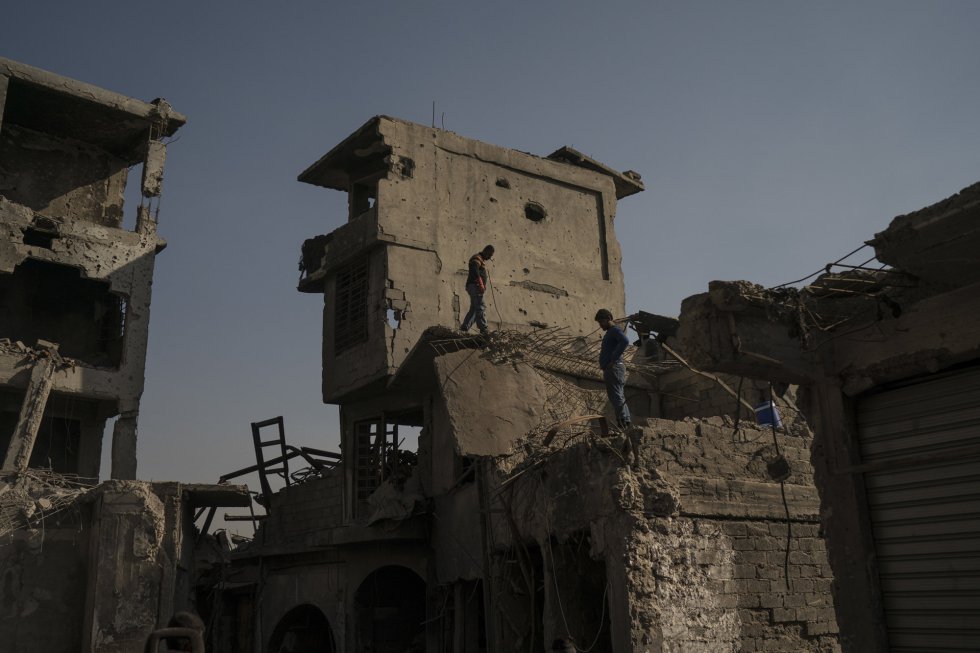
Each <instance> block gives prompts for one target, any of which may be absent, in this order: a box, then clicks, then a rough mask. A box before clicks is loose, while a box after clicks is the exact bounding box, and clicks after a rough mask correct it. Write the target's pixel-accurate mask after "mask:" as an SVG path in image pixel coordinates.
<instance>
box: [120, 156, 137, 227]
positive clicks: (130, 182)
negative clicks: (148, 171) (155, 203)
mask: <svg viewBox="0 0 980 653" xmlns="http://www.w3.org/2000/svg"><path fill="white" fill-rule="evenodd" d="M142 178H143V164H142V163H137V164H136V165H133V166H130V167H129V172H128V173H127V175H126V179H127V183H126V189H125V190H124V191H123V198H124V199H123V213H122V223H121V224H120V225H119V226H120V227H121V228H123V229H126V230H128V231H134V230H135V229H136V219H137V213H138V211H139V206H140V204H141V203H142V202H143V193H142V189H141V188H140V179H142Z"/></svg>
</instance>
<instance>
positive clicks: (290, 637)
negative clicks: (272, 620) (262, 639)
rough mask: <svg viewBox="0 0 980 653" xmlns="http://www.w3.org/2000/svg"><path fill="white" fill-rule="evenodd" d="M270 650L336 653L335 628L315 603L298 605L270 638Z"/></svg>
mask: <svg viewBox="0 0 980 653" xmlns="http://www.w3.org/2000/svg"><path fill="white" fill-rule="evenodd" d="M267 650H268V651H271V652H274V653H280V652H285V651H288V652H289V653H334V651H335V650H336V648H335V647H334V637H333V630H332V629H331V628H330V622H329V621H328V620H327V617H326V616H325V615H324V614H323V613H322V612H321V611H320V609H319V608H317V607H316V606H315V605H310V604H309V603H306V604H303V605H300V606H297V607H295V608H293V609H292V610H290V611H289V612H287V613H286V614H285V615H284V616H283V618H282V619H280V620H279V623H278V624H276V628H275V630H273V631H272V637H271V638H269V648H268V649H267Z"/></svg>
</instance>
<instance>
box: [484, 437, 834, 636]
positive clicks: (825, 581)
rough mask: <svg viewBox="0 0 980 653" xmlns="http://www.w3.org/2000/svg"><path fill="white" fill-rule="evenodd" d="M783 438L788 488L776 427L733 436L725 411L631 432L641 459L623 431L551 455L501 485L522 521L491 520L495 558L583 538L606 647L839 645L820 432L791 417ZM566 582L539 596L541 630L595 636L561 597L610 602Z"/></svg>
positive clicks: (505, 507) (548, 576)
mask: <svg viewBox="0 0 980 653" xmlns="http://www.w3.org/2000/svg"><path fill="white" fill-rule="evenodd" d="M777 439H778V442H779V447H780V451H781V453H782V454H783V455H784V456H785V457H786V458H787V459H788V460H789V464H790V468H791V476H790V477H789V478H788V479H787V480H786V481H785V482H784V483H782V484H781V483H778V482H776V481H774V480H772V478H770V477H769V475H768V472H767V462H768V461H769V460H771V459H772V458H773V457H774V456H775V447H774V446H773V443H772V433H771V431H770V430H767V429H765V428H759V427H756V426H755V425H747V426H743V427H742V428H741V429H740V431H739V432H737V433H736V432H734V431H733V428H732V426H731V425H730V424H726V422H725V420H723V419H721V418H709V419H703V420H702V419H696V420H695V419H688V420H684V421H672V420H649V421H647V423H646V425H645V426H643V428H642V430H641V431H640V432H639V433H637V434H635V436H634V443H635V445H636V447H637V452H638V455H637V457H636V458H635V459H632V460H630V459H629V456H628V455H627V454H626V453H625V452H624V450H625V447H626V440H625V438H618V439H617V438H612V439H609V440H589V439H588V438H584V439H583V440H582V441H580V442H578V443H569V444H567V445H566V446H565V447H564V448H561V449H559V450H551V451H547V450H546V451H543V452H541V455H540V456H539V457H537V458H535V457H532V458H530V459H528V460H526V461H525V462H524V463H522V464H520V465H518V467H517V468H516V471H513V472H508V474H507V475H508V476H509V475H510V474H513V475H514V476H515V481H513V482H512V484H513V485H514V487H513V488H511V489H510V490H509V491H506V492H501V493H500V494H501V496H502V497H504V498H502V499H501V503H500V509H501V510H502V511H504V512H506V511H510V512H511V515H512V516H513V518H514V521H513V525H511V524H508V523H507V520H505V519H504V518H497V519H495V520H494V522H493V523H494V529H493V533H494V535H493V539H494V541H495V542H497V546H498V547H499V551H501V552H502V553H498V554H497V556H498V557H497V558H496V559H497V560H498V561H505V560H506V559H507V556H508V554H507V553H505V552H506V551H510V550H512V549H513V547H518V548H520V547H525V548H533V549H535V550H540V551H543V552H547V551H549V550H550V549H552V548H553V547H554V546H555V545H556V543H561V542H565V541H569V540H574V539H576V538H580V537H582V535H581V534H583V533H586V534H587V537H586V539H587V540H588V542H589V550H590V551H591V555H592V556H593V557H594V558H595V559H598V560H605V574H606V578H607V582H608V585H607V592H608V609H609V612H610V613H611V633H610V636H609V639H608V640H601V641H606V644H604V646H606V648H602V646H603V645H600V646H599V648H598V649H596V650H609V651H630V652H636V653H638V652H643V653H647V652H649V653H652V652H653V651H700V650H712V651H714V650H718V651H722V650H744V651H785V652H786V653H791V652H792V653H795V652H798V651H838V650H840V649H839V645H838V641H837V622H836V617H835V613H834V599H833V574H832V572H831V569H830V565H829V563H828V561H827V551H826V547H825V542H824V540H823V538H822V537H821V533H820V527H819V497H818V495H817V492H816V488H815V487H814V484H813V470H812V468H811V466H810V464H809V446H810V443H811V441H812V435H811V434H810V433H809V431H807V430H806V429H805V427H803V426H801V425H794V426H791V427H790V428H789V429H788V430H781V432H780V433H779V434H778V435H777ZM522 470H523V471H522ZM518 473H520V477H516V475H517V474H518ZM783 496H785V497H786V503H785V505H784V503H783ZM787 513H788V514H787ZM515 528H516V529H517V530H516V531H515ZM518 534H519V535H518ZM515 536H516V537H518V538H519V539H515ZM521 541H523V544H522V543H521ZM544 559H545V561H547V559H548V557H547V555H545V558H544ZM542 572H543V575H544V579H543V581H542V582H543V584H544V586H545V587H546V588H550V587H551V586H552V585H553V584H555V580H556V577H555V576H554V573H557V572H553V571H552V570H550V569H549V565H548V564H547V562H546V563H545V564H543V566H542ZM557 578H559V579H560V578H561V575H560V574H559V575H558V576H557ZM560 584H563V585H565V586H566V588H567V590H566V592H567V593H566V595H565V596H562V590H561V589H560V588H559V589H558V590H557V592H556V593H555V594H554V595H551V596H549V593H548V592H546V593H545V594H544V596H543V597H542V600H543V602H544V606H543V610H542V617H541V618H542V623H541V627H540V628H539V630H538V632H539V633H543V635H544V637H545V639H544V640H543V641H548V637H552V636H561V635H564V634H569V633H566V632H564V629H565V628H571V629H572V630H573V632H571V633H570V634H572V635H573V636H574V637H575V638H576V639H577V640H578V641H580V642H582V641H585V642H586V643H587V642H588V641H589V640H590V638H592V637H593V636H594V635H595V633H596V629H595V628H594V627H592V629H591V632H584V631H583V632H577V631H576V629H577V628H578V627H579V626H580V624H578V623H577V622H576V620H575V619H568V618H567V617H568V615H567V614H563V610H562V605H565V606H567V605H569V604H582V603H583V602H585V603H589V604H598V603H599V602H600V601H601V598H600V596H599V595H597V593H596V592H594V591H593V592H592V593H591V595H590V596H585V597H583V596H578V595H577V594H576V593H575V592H576V590H575V587H576V586H575V585H570V584H568V582H567V581H561V583H560ZM601 584H602V582H601V581H600V586H601ZM497 589H498V591H504V588H503V587H502V586H500V585H498V586H497ZM518 607H520V606H518ZM525 607H526V606H525ZM566 624H567V625H566ZM498 627H500V628H503V626H502V625H498ZM502 632H504V631H502Z"/></svg>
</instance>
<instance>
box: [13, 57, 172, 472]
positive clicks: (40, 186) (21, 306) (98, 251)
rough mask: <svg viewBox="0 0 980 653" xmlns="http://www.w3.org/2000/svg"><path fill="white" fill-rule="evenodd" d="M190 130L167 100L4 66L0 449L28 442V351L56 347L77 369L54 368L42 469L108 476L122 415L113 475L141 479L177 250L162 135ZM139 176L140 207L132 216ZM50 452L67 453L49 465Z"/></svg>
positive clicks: (42, 430)
mask: <svg viewBox="0 0 980 653" xmlns="http://www.w3.org/2000/svg"><path fill="white" fill-rule="evenodd" d="M185 120H186V119H185V118H184V116H182V115H181V114H179V113H177V112H176V111H174V110H173V109H172V108H171V107H170V105H169V104H167V102H166V101H164V100H154V101H153V102H152V103H146V102H140V101H138V100H133V99H131V98H127V97H124V96H122V95H118V94H116V93H112V92H109V91H106V90H103V89H99V88H96V87H93V86H90V85H88V84H84V83H82V82H77V81H74V80H69V79H66V78H64V77H61V76H59V75H54V74H52V73H48V72H45V71H42V70H38V69H37V68H32V67H30V66H25V65H23V64H19V63H16V62H13V61H9V60H7V59H0V161H2V166H0V450H3V451H6V450H7V448H8V446H9V445H10V444H11V442H12V440H11V438H12V436H13V435H14V433H15V429H18V430H17V431H16V432H17V436H16V438H15V439H16V440H19V439H20V438H21V437H22V436H23V433H22V432H21V430H19V429H22V428H23V427H26V424H24V420H23V419H20V418H23V417H26V415H24V414H23V413H22V411H21V408H22V405H23V404H24V398H25V391H27V390H28V388H29V386H30V387H31V388H32V389H33V385H36V384H31V382H30V378H31V370H32V367H33V366H34V365H35V363H34V361H35V360H37V359H38V356H37V355H33V356H32V355H29V354H30V353H31V352H32V351H34V352H36V351H41V350H45V347H46V345H45V344H44V341H46V342H49V343H54V344H55V345H56V346H57V355H59V356H60V357H61V358H64V359H70V361H68V362H65V361H62V362H61V363H58V364H57V370H56V371H51V372H50V375H49V376H50V387H49V388H48V390H47V392H50V393H51V396H50V398H49V399H48V400H47V402H46V403H47V407H46V412H45V414H44V416H43V418H41V419H42V421H41V422H40V423H39V424H37V425H34V429H35V436H36V437H39V438H41V439H42V443H43V444H44V446H37V447H35V448H34V451H35V453H34V456H35V457H34V458H33V459H32V460H31V463H32V464H34V463H36V466H44V467H50V468H52V469H54V470H55V471H58V472H64V473H71V474H78V475H79V476H82V477H87V478H98V475H99V462H100V457H101V452H102V433H103V431H104V430H105V424H106V420H107V419H108V418H110V417H115V416H118V419H117V420H116V423H115V427H114V432H113V441H112V477H113V478H120V479H133V478H136V423H137V418H138V415H139V402H140V396H141V395H142V393H143V368H144V364H145V360H146V340H147V329H148V326H149V319H150V286H151V284H152V281H153V264H154V259H155V257H156V255H157V254H158V253H159V252H160V251H161V250H162V249H163V248H164V247H165V246H166V243H165V242H164V241H163V239H161V238H160V237H159V236H158V235H157V230H156V213H155V210H154V209H155V207H156V200H157V198H158V197H159V195H160V192H161V186H162V179H163V164H164V158H165V152H166V146H165V144H164V142H163V139H164V138H166V137H168V136H170V135H172V134H173V133H174V132H176V131H177V129H178V128H179V127H180V126H181V125H183V124H184V122H185ZM134 166H141V167H142V171H143V175H142V180H141V191H142V192H141V196H142V200H141V202H140V205H139V206H138V207H135V206H134V207H131V208H129V209H128V213H129V219H128V220H127V219H126V218H125V215H126V212H125V211H124V206H123V200H124V191H125V188H126V182H127V178H128V176H129V171H130V168H133V167H134ZM39 341H42V342H41V343H40V344H39ZM47 356H48V354H46V353H45V354H43V355H41V358H42V359H45V360H46V359H47ZM45 385H47V383H45ZM29 394H30V392H28V395H29ZM44 405H45V402H44V401H42V402H41V407H42V408H44ZM19 419H20V423H18V420H19ZM44 451H58V452H61V454H63V455H61V456H55V457H52V458H50V459H48V460H42V459H41V455H42V452H44ZM68 452H70V453H68ZM8 464H13V460H12V457H11V456H8ZM5 469H8V467H5Z"/></svg>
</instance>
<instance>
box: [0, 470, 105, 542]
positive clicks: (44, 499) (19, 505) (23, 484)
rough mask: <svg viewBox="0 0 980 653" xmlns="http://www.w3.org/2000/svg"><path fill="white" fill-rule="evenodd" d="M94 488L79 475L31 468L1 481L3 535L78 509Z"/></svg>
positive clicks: (0, 536) (1, 526) (40, 523)
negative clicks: (80, 501)
mask: <svg viewBox="0 0 980 653" xmlns="http://www.w3.org/2000/svg"><path fill="white" fill-rule="evenodd" d="M91 489H92V486H91V485H87V484H85V483H81V482H80V481H79V480H78V479H77V478H75V477H72V476H68V475H64V474H58V473H57V472H52V471H46V470H40V469H29V470H27V471H25V472H20V473H18V474H17V477H16V480H12V481H9V482H8V483H6V484H3V485H0V538H2V537H5V536H7V535H9V534H11V533H13V532H14V531H17V530H21V529H31V528H38V527H40V526H42V525H43V523H44V521H45V520H47V519H50V518H51V517H54V516H55V515H58V514H60V513H63V512H65V511H67V510H71V509H75V508H76V507H77V504H78V502H79V500H80V499H81V498H82V496H83V495H85V494H86V493H87V492H89V491H90V490H91Z"/></svg>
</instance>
